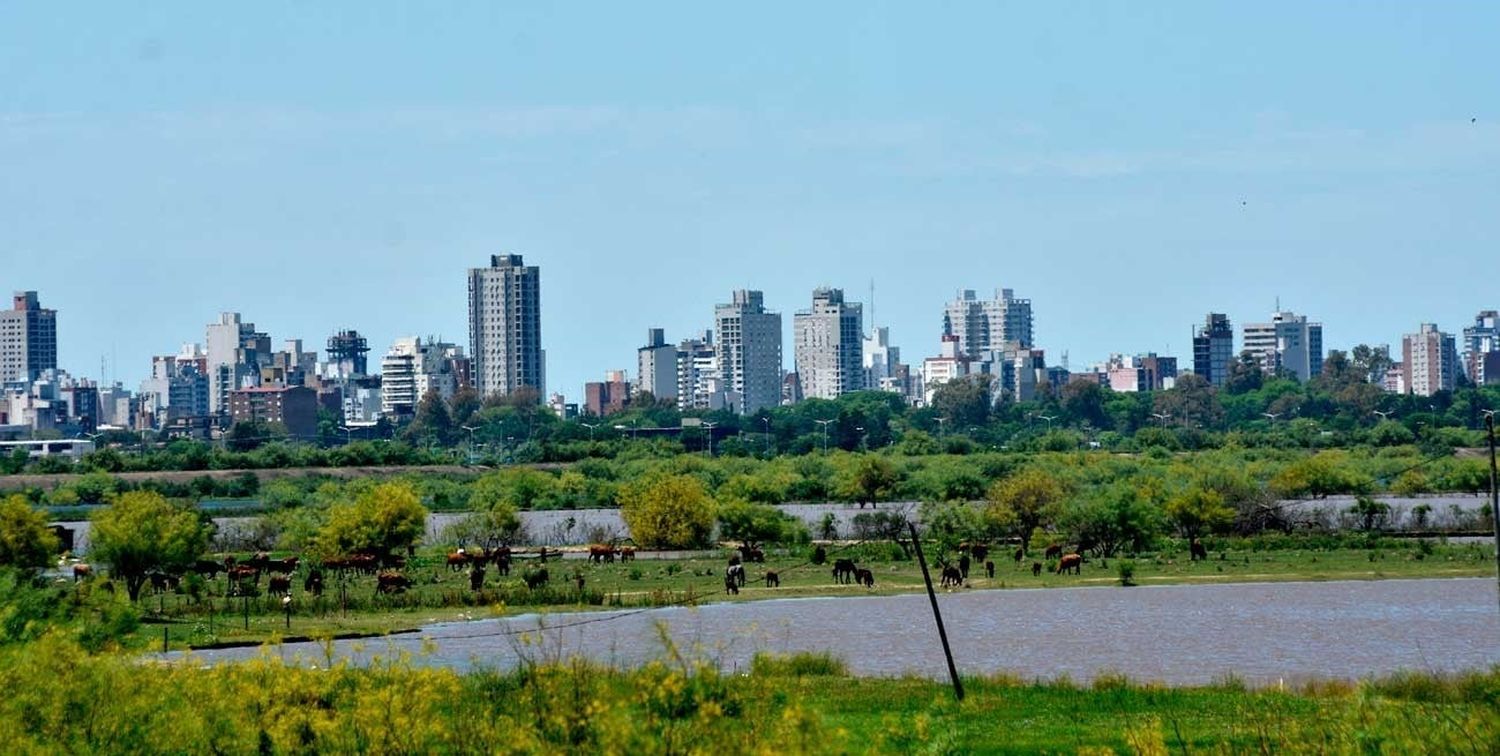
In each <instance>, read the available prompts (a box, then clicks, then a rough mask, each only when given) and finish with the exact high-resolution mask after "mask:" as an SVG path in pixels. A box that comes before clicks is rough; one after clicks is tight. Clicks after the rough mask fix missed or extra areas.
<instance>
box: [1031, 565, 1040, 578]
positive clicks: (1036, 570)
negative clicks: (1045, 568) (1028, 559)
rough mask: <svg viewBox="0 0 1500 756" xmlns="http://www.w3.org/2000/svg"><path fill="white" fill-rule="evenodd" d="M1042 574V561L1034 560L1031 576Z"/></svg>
mask: <svg viewBox="0 0 1500 756" xmlns="http://www.w3.org/2000/svg"><path fill="white" fill-rule="evenodd" d="M1041 574H1042V563H1041V562H1032V563H1031V576H1032V577H1040V576H1041Z"/></svg>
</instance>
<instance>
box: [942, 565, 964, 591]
mask: <svg viewBox="0 0 1500 756" xmlns="http://www.w3.org/2000/svg"><path fill="white" fill-rule="evenodd" d="M942 574H943V579H942V585H943V587H944V588H957V587H961V586H962V585H963V584H964V576H963V573H961V572H959V571H958V568H957V567H954V566H953V565H951V564H945V565H943V573H942Z"/></svg>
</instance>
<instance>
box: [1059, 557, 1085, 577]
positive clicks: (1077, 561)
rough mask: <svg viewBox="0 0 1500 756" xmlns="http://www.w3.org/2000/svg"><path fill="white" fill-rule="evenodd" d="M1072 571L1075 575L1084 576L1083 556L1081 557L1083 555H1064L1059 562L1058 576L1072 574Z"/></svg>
mask: <svg viewBox="0 0 1500 756" xmlns="http://www.w3.org/2000/svg"><path fill="white" fill-rule="evenodd" d="M1070 571H1071V572H1072V573H1073V574H1074V575H1081V574H1083V555H1081V554H1065V555H1063V558H1062V559H1060V560H1058V562H1057V574H1059V575H1061V574H1063V573H1065V572H1070Z"/></svg>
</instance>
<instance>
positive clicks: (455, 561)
mask: <svg viewBox="0 0 1500 756" xmlns="http://www.w3.org/2000/svg"><path fill="white" fill-rule="evenodd" d="M467 566H469V555H468V554H466V553H464V550H463V549H459V550H458V551H455V552H453V553H452V554H449V555H448V570H449V571H450V572H458V571H459V570H462V569H463V568H465V567H467Z"/></svg>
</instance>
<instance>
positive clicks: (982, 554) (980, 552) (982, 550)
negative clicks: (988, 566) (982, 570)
mask: <svg viewBox="0 0 1500 756" xmlns="http://www.w3.org/2000/svg"><path fill="white" fill-rule="evenodd" d="M969 554H971V555H972V556H973V557H974V561H976V562H983V561H984V560H986V559H989V558H990V547H988V546H986V545H984V544H982V543H976V544H974V546H973V547H972V548H970V549H969Z"/></svg>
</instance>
